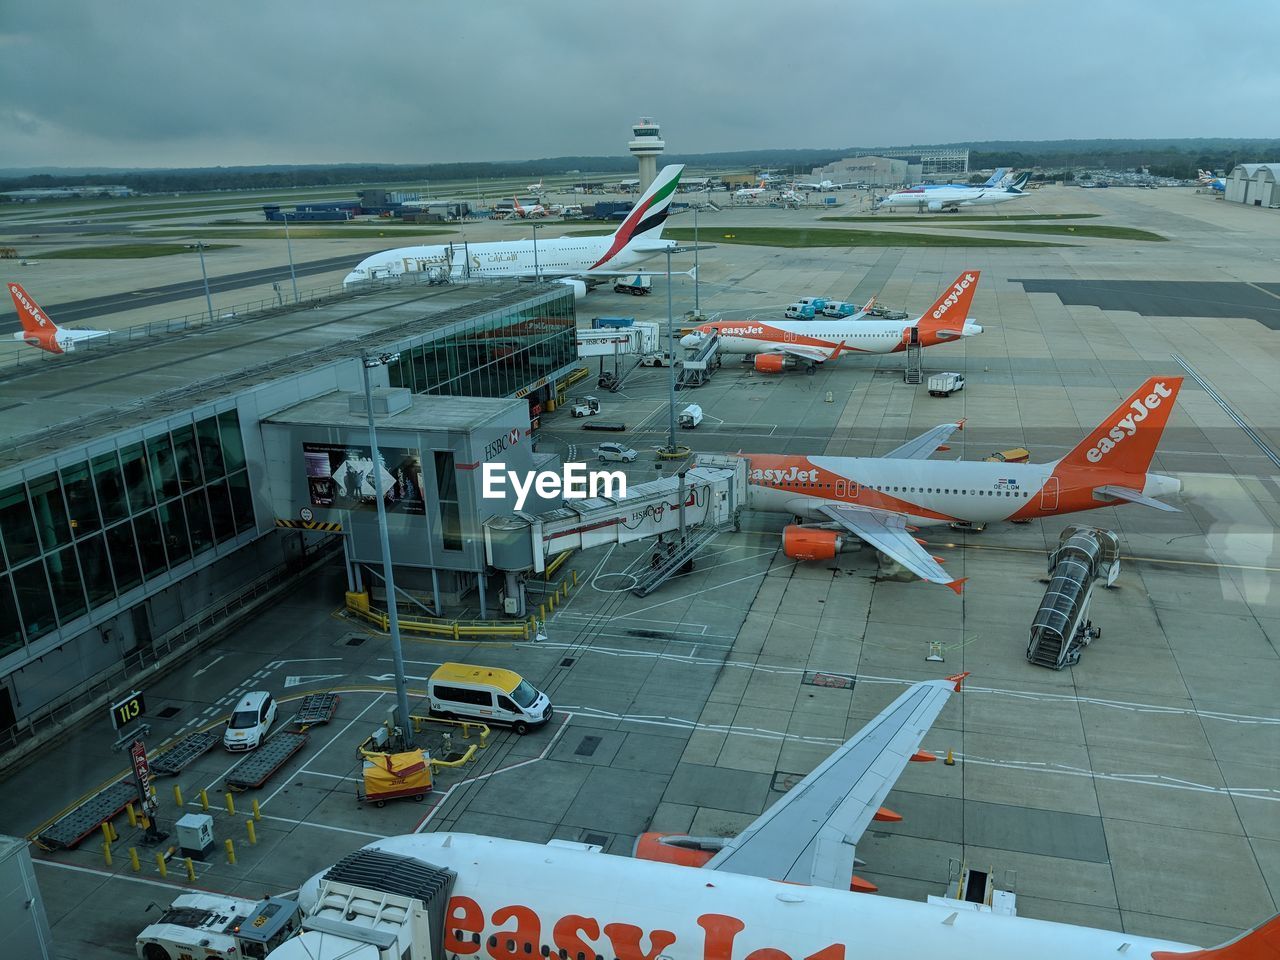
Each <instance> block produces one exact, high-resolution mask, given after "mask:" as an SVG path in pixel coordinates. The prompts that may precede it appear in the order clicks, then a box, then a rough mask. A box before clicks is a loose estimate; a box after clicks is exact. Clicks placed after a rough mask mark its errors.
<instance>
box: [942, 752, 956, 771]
mask: <svg viewBox="0 0 1280 960" xmlns="http://www.w3.org/2000/svg"><path fill="white" fill-rule="evenodd" d="M942 762H943V763H945V764H946V765H947V766H948V767H954V766H955V765H956V757H955V754H954V753H952V752H951V751H950V750H948V751H947V759H945V760H943V761H942Z"/></svg>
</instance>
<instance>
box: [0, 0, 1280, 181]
mask: <svg viewBox="0 0 1280 960" xmlns="http://www.w3.org/2000/svg"><path fill="white" fill-rule="evenodd" d="M1277 36H1280V4H1275V3H1259V2H1256V0H1250V2H1247V3H1246V2H1236V0H1229V2H1215V3H1203V2H1195V3H1191V2H1185V0H1168V2H1149V0H1124V2H1114V0H1113V2H1109V3H1101V2H1096V0H1073V2H1071V3H1055V4H1051V5H1049V4H1039V3H1027V4H1011V3H1008V2H1007V0H1002V2H998V3H996V2H988V0H975V2H970V3H967V4H959V3H955V2H954V0H951V2H935V0H915V2H911V3H873V2H870V0H862V2H856V3H855V2H842V0H831V2H825V3H823V2H814V0H790V2H779V0H768V2H762V0H734V2H732V3H729V2H724V0H716V2H712V0H647V2H644V3H625V4H622V3H607V2H585V0H541V2H537V3H534V2H530V0H522V2H508V0H485V2H483V3H465V2H464V3H459V2H454V0H449V2H445V0H439V2H437V0H412V2H410V0H380V2H376V3H366V4H356V3H351V2H341V3H339V2H335V0H305V2H304V0H252V2H250V0H220V2H217V3H201V4H194V3H182V2H178V3H175V2H173V0H166V2H157V0H129V2H127V3H123V4H107V3H102V2H101V0H97V2H87V0H45V2H41V3H32V2H26V3H21V2H18V0H10V2H8V3H6V4H5V5H4V13H3V16H0V123H2V124H3V128H4V130H5V134H4V136H3V137H0V168H12V167H26V166H46V165H48V166H67V167H82V166H127V167H173V166H235V165H242V164H266V163H283V164H289V163H296V164H304V163H339V162H388V163H437V162H452V161H470V160H527V159H536V158H539V157H554V156H577V155H591V156H605V155H616V156H623V155H625V149H626V141H627V140H628V139H630V135H631V134H630V125H631V124H632V123H634V122H635V121H636V120H637V119H639V118H640V117H641V116H652V117H654V118H655V119H656V120H657V121H658V122H659V123H660V124H661V125H662V133H663V137H664V139H665V140H666V143H667V150H668V152H679V153H684V154H695V153H704V152H714V151H728V150H757V149H770V148H791V147H804V148H809V147H812V148H839V147H846V146H893V145H899V144H902V145H905V144H919V143H952V142H962V141H981V140H1056V139H1074V138H1080V139H1089V138H1095V137H1121V138H1145V137H1274V136H1276V127H1275V117H1276V109H1275V108H1276V106H1277V101H1278V100H1280V94H1278V91H1280V57H1278V56H1276V53H1275V38H1276V37H1277Z"/></svg>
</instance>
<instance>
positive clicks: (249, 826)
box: [244, 820, 258, 847]
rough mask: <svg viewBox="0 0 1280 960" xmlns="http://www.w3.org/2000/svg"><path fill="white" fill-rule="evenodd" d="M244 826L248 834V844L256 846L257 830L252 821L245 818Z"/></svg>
mask: <svg viewBox="0 0 1280 960" xmlns="http://www.w3.org/2000/svg"><path fill="white" fill-rule="evenodd" d="M244 828H245V830H246V831H247V832H248V834H249V845H250V846H254V847H256V846H257V845H258V831H257V830H256V829H255V828H254V826H253V821H252V820H246V821H245V822H244Z"/></svg>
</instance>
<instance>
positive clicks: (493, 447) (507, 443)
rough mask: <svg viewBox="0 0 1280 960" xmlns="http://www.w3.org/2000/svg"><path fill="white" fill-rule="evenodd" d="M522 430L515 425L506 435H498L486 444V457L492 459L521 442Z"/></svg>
mask: <svg viewBox="0 0 1280 960" xmlns="http://www.w3.org/2000/svg"><path fill="white" fill-rule="evenodd" d="M521 435H522V434H521V430H520V428H519V427H513V428H512V429H511V431H510V432H509V433H507V434H505V435H504V436H500V437H498V438H497V439H496V440H490V441H489V442H488V443H486V444H485V445H484V458H485V459H486V460H492V459H493V458H494V457H496V456H498V454H500V453H502V452H503V451H504V450H510V449H511V448H512V447H514V446H515V445H516V444H517V443H519V442H520V437H521Z"/></svg>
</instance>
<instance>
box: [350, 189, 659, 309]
mask: <svg viewBox="0 0 1280 960" xmlns="http://www.w3.org/2000/svg"><path fill="white" fill-rule="evenodd" d="M683 171H684V166H683V165H681V164H671V165H669V166H666V167H663V168H662V170H661V171H660V172H659V173H658V176H657V177H656V178H655V179H654V181H653V184H652V185H651V186H650V187H649V189H648V190H646V191H645V192H644V195H643V196H642V197H641V198H640V199H639V200H637V201H636V204H635V206H634V207H632V208H631V212H630V213H629V214H628V215H627V218H626V219H625V220H623V221H622V225H621V226H620V227H618V229H617V230H616V231H614V232H613V233H612V234H604V235H602V236H599V237H553V238H551V239H547V240H538V241H534V240H499V241H496V242H490V243H451V244H436V245H433V246H417V247H398V248H397V249H395V250H387V251H384V252H383V253H375V254H374V255H373V256H371V257H366V258H365V259H364V260H362V261H360V263H359V264H357V265H356V267H355V269H354V270H352V271H351V272H350V273H349V274H347V276H346V279H345V280H343V284H344V285H345V286H351V285H352V284H357V283H362V282H364V281H368V280H381V279H386V278H390V277H398V276H401V275H402V274H405V273H430V274H437V275H443V276H446V277H452V278H455V279H464V278H468V277H542V278H551V279H558V280H559V281H560V282H564V283H568V284H570V285H572V286H574V288H575V291H576V292H577V294H578V295H579V296H581V295H583V294H584V293H586V287H585V285H584V284H583V283H582V282H581V281H580V280H576V279H575V278H578V277H593V276H598V277H609V276H619V275H623V274H628V275H632V276H634V274H635V271H634V269H630V268H633V267H634V266H635V264H637V263H639V262H640V261H642V260H647V259H648V258H650V257H652V256H655V255H657V254H660V253H663V252H665V251H667V250H674V249H675V248H676V242H675V241H674V240H663V239H662V228H663V225H664V224H665V223H666V220H667V211H668V210H669V209H670V207H671V198H672V197H673V196H675V192H676V187H677V185H678V184H679V183H680V174H681V173H682V172H683Z"/></svg>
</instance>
